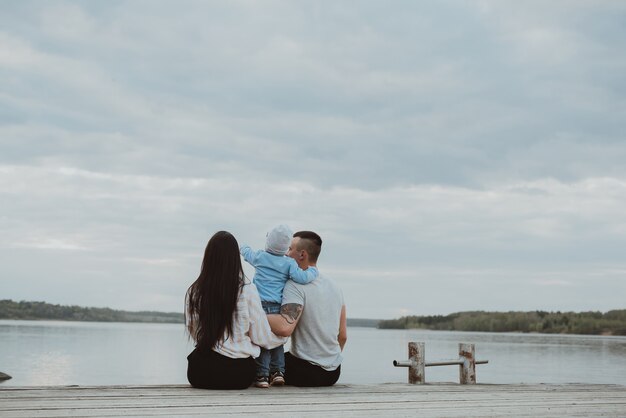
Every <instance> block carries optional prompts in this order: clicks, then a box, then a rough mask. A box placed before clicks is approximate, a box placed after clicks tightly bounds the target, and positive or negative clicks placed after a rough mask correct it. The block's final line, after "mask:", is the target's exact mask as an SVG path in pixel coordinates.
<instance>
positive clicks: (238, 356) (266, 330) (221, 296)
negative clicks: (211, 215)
mask: <svg viewBox="0 0 626 418" xmlns="http://www.w3.org/2000/svg"><path fill="white" fill-rule="evenodd" d="M185 302H186V309H185V320H186V324H187V331H188V332H189V335H190V336H191V338H193V340H194V341H195V343H196V348H195V349H194V350H193V351H192V352H191V354H189V356H188V357H187V361H188V366H187V379H188V380H189V383H190V384H191V385H192V386H194V387H197V388H203V389H244V388H247V387H248V386H250V385H251V384H252V382H253V381H254V379H255V376H256V373H255V370H256V365H255V362H254V357H258V356H259V353H260V348H259V346H261V347H264V348H267V349H272V348H274V347H277V346H279V345H280V344H283V343H284V339H282V338H279V337H276V336H275V335H274V334H272V331H271V329H270V326H269V324H268V322H267V318H266V316H265V312H264V311H263V309H262V307H261V299H260V298H259V294H258V292H257V289H256V287H255V286H254V284H252V283H251V282H249V281H248V280H247V279H246V277H245V276H244V274H243V268H242V266H241V258H240V257H239V246H238V245H237V240H235V237H233V236H232V235H231V234H230V233H229V232H226V231H220V232H217V233H216V234H215V235H213V237H211V239H210V240H209V243H208V244H207V246H206V249H205V250H204V259H203V261H202V267H201V270H200V276H199V277H198V279H197V280H196V281H195V282H194V283H193V284H192V285H191V286H190V287H189V289H188V290H187V295H186V297H185Z"/></svg>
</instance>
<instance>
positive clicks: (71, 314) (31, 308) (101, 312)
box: [0, 299, 184, 323]
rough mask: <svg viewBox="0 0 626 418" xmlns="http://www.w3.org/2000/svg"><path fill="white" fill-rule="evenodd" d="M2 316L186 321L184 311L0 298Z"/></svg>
mask: <svg viewBox="0 0 626 418" xmlns="http://www.w3.org/2000/svg"><path fill="white" fill-rule="evenodd" d="M0 319H35V320H37V319H40V320H43V319H46V320H58V321H88V322H159V323H184V318H183V314H182V313H178V312H153V311H140V312H130V311H119V310H115V309H109V308H85V307H82V306H64V305H53V304H51V303H46V302H27V301H21V302H14V301H12V300H9V299H4V300H0Z"/></svg>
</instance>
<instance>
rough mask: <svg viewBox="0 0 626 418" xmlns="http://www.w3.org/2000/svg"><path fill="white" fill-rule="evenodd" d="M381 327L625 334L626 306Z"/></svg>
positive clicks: (410, 320)
mask: <svg viewBox="0 0 626 418" xmlns="http://www.w3.org/2000/svg"><path fill="white" fill-rule="evenodd" d="M378 328H381V329H415V328H418V329H430V330H442V331H478V332H538V333H547V334H588V335H626V309H618V310H612V311H608V312H606V313H602V312H560V311H557V312H546V311H531V312H484V311H474V312H457V313H452V314H450V315H434V316H403V317H401V318H398V319H389V320H381V321H379V323H378Z"/></svg>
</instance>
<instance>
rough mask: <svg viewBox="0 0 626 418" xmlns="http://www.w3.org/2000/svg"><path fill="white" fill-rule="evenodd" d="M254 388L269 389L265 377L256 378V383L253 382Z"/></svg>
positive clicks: (268, 383)
mask: <svg viewBox="0 0 626 418" xmlns="http://www.w3.org/2000/svg"><path fill="white" fill-rule="evenodd" d="M254 386H256V387H258V388H264V389H267V388H269V387H270V382H269V379H268V377H267V376H257V377H256V381H255V382H254Z"/></svg>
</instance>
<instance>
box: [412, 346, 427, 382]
mask: <svg viewBox="0 0 626 418" xmlns="http://www.w3.org/2000/svg"><path fill="white" fill-rule="evenodd" d="M424 351H425V348H424V343H414V342H410V343H409V361H410V362H411V367H409V383H410V384H413V385H415V384H421V383H424Z"/></svg>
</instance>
